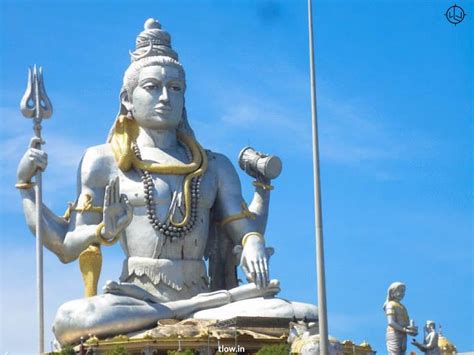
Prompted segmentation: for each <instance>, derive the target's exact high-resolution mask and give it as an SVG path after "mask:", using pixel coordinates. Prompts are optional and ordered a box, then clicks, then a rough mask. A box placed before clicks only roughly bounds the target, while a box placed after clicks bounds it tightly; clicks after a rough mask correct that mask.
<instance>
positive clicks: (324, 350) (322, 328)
mask: <svg viewBox="0 0 474 355" xmlns="http://www.w3.org/2000/svg"><path fill="white" fill-rule="evenodd" d="M308 26H309V29H308V31H309V60H310V64H309V65H310V81H311V117H312V132H313V178H314V214H315V227H316V268H317V278H318V312H319V315H318V318H319V341H320V354H322V355H328V354H329V337H328V321H327V308H326V279H325V271H324V244H323V218H322V207H321V184H320V174H319V141H318V114H317V106H316V72H315V64H314V48H313V8H312V1H311V0H308Z"/></svg>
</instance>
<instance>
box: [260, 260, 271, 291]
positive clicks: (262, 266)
mask: <svg viewBox="0 0 474 355" xmlns="http://www.w3.org/2000/svg"><path fill="white" fill-rule="evenodd" d="M264 262H265V259H262V260H260V261H259V264H260V270H262V280H263V287H267V286H268V282H269V279H268V268H267V267H266V265H265V263H264Z"/></svg>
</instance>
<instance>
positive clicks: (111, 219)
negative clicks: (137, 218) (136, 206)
mask: <svg viewBox="0 0 474 355" xmlns="http://www.w3.org/2000/svg"><path fill="white" fill-rule="evenodd" d="M132 218H133V207H132V206H131V205H130V203H129V202H128V198H127V196H126V195H124V194H120V185H119V178H118V177H116V178H115V179H112V180H110V182H109V184H108V185H107V186H106V188H105V196H104V215H103V221H102V222H103V223H104V228H103V232H102V235H103V236H104V238H105V239H107V240H109V241H110V240H113V239H114V238H115V237H116V236H117V235H118V234H119V233H120V232H122V231H123V230H124V229H125V228H126V227H127V226H128V225H129V224H130V222H131V221H132Z"/></svg>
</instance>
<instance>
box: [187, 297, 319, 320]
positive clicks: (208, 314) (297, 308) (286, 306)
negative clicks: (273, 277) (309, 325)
mask: <svg viewBox="0 0 474 355" xmlns="http://www.w3.org/2000/svg"><path fill="white" fill-rule="evenodd" d="M234 317H270V318H288V319H292V318H293V317H296V318H297V319H303V318H305V317H306V318H307V319H317V318H318V308H317V307H316V306H315V305H312V304H308V303H300V302H290V301H287V300H283V299H281V298H276V297H274V298H262V297H258V298H251V299H246V300H242V301H238V302H232V303H229V304H227V305H225V306H221V307H217V308H211V309H206V310H201V311H199V312H195V313H194V314H193V315H192V318H196V319H215V320H225V319H229V318H234Z"/></svg>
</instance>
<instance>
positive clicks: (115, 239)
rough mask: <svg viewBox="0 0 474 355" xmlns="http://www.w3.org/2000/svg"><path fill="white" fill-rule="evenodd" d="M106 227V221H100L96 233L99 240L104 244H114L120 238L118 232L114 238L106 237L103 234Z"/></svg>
mask: <svg viewBox="0 0 474 355" xmlns="http://www.w3.org/2000/svg"><path fill="white" fill-rule="evenodd" d="M104 228H105V224H104V222H100V223H99V224H98V225H97V228H96V230H95V235H96V236H97V239H99V242H100V244H103V245H109V246H110V245H114V244H115V243H116V242H117V240H118V236H119V235H118V234H117V235H116V236H115V237H113V238H112V239H110V240H109V239H106V238H104V237H103V236H102V230H103V229H104Z"/></svg>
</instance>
